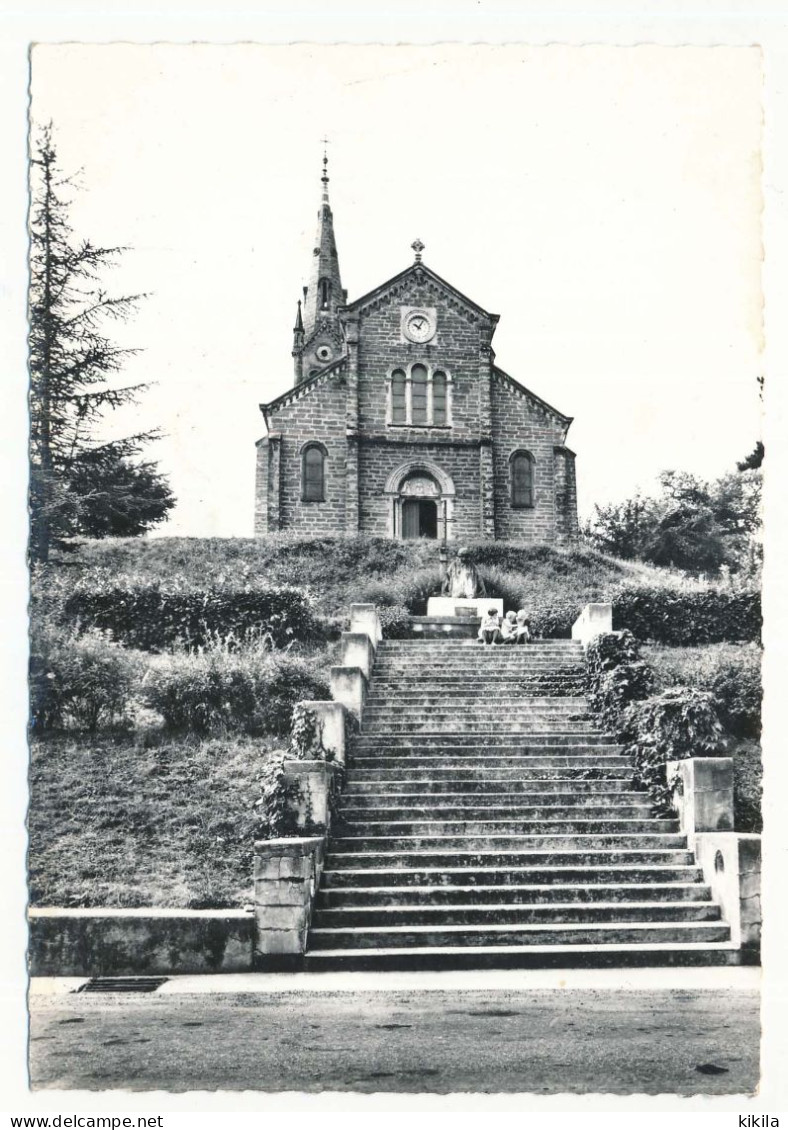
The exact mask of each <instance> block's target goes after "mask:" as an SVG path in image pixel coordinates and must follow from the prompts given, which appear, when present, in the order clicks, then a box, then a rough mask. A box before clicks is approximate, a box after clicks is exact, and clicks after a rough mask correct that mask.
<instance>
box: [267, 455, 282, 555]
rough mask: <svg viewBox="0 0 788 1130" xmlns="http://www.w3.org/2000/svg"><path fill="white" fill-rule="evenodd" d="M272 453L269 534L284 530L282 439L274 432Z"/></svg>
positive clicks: (269, 487) (269, 480)
mask: <svg viewBox="0 0 788 1130" xmlns="http://www.w3.org/2000/svg"><path fill="white" fill-rule="evenodd" d="M268 444H269V448H270V451H271V459H270V463H269V477H268V531H267V532H268V533H269V534H273V533H276V531H277V530H281V529H282V437H281V435H279V434H278V433H274V432H272V433H271V434H270V435H269V437H268Z"/></svg>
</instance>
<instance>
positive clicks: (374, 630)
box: [350, 604, 383, 648]
mask: <svg viewBox="0 0 788 1130" xmlns="http://www.w3.org/2000/svg"><path fill="white" fill-rule="evenodd" d="M350 630H351V632H365V633H366V634H367V635H368V636H369V638H370V639H371V640H372V646H373V647H374V648H377V646H378V644H379V643H380V641H381V640H382V639H383V629H382V628H381V626H380V617H379V616H378V610H377V608H376V607H375V605H374V604H351V606H350Z"/></svg>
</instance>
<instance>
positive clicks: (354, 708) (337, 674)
mask: <svg viewBox="0 0 788 1130" xmlns="http://www.w3.org/2000/svg"><path fill="white" fill-rule="evenodd" d="M331 696H332V698H333V699H334V701H335V702H341V703H342V705H343V706H346V707H347V709H348V710H349V711H350V713H351V714H353V715H354V717H355V718H357V719H358V720H359V721H360V720H361V712H362V710H363V709H364V702H365V700H366V697H367V680H366V678H365V677H364V672H363V671H362V670H361V668H359V667H332V668H331Z"/></svg>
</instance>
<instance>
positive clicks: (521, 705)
mask: <svg viewBox="0 0 788 1130" xmlns="http://www.w3.org/2000/svg"><path fill="white" fill-rule="evenodd" d="M559 701H560V700H559ZM563 703H564V705H563V706H554V705H550V706H543V705H540V704H539V701H538V700H536V699H529V698H525V697H523V698H515V699H501V698H495V699H494V700H493V701H492V703H491V702H489V701H480V702H479V703H478V704H475V703H469V702H468V701H467V700H465V699H458V700H457V701H456V702H454V703H447V702H445V701H443V702H440V703H437V702H436V703H432V702H419V703H413V702H411V703H408V702H385V703H382V702H379V703H376V702H366V703H365V704H364V712H363V718H364V721H365V722H368V721H370V720H372V719H374V720H376V721H378V722H381V723H382V722H384V721H385V720H386V719H390V720H391V721H392V722H395V721H397V720H398V719H401V718H402V717H403V715H404V716H405V717H406V718H412V719H413V720H419V721H422V720H428V719H430V718H434V719H435V720H436V721H438V720H441V721H445V720H452V719H454V720H455V721H457V720H459V721H461V722H462V724H463V725H467V724H468V723H469V722H481V723H483V724H484V725H486V726H487V728H488V730H492V729H498V728H500V727H501V726H502V725H505V724H507V723H508V722H509V721H510V720H511V719H513V718H520V719H522V720H523V721H529V720H533V721H535V722H536V721H544V722H548V723H550V722H564V721H570V722H585V723H586V724H588V726H589V729H594V728H595V727H593V725H592V724H591V722H592V719H591V716H590V715H589V713H588V707H587V706H586V705H585V704H584V703H578V702H576V701H575V700H574V699H571V698H565V699H563ZM382 728H383V729H386V728H387V727H386V726H382Z"/></svg>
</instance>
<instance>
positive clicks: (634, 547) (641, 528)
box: [587, 470, 761, 573]
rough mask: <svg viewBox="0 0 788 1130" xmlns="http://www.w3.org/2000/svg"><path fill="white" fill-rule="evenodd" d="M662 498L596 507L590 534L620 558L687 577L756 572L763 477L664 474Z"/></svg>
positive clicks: (753, 472) (752, 474)
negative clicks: (722, 570)
mask: <svg viewBox="0 0 788 1130" xmlns="http://www.w3.org/2000/svg"><path fill="white" fill-rule="evenodd" d="M660 487H661V491H660V494H659V495H658V496H657V497H656V498H644V497H643V496H642V495H640V494H637V495H635V496H634V498H630V499H627V500H626V501H625V502H620V503H616V504H613V505H610V506H605V507H600V506H597V507H596V515H595V517H594V519H593V520H592V521H591V522H590V523H589V526H588V529H587V533H588V536H589V537H590V538H591V540H592V541H593V542H594V543H595V544H596V545H597V546H598V547H599V548H600V549H603V550H605V551H606V552H608V553H612V554H614V555H616V556H618V557H624V558H633V557H634V558H639V559H640V560H642V561H649V562H651V563H652V564H653V565H662V566H672V567H675V568H677V569H684V570H686V571H687V572H691V573H698V572H706V573H709V572H710V573H715V572H717V571H718V570H719V569H720V567H721V566H723V565H725V566H727V567H728V568H729V569H730V570H731V571H732V572H739V571H742V570H744V571H749V572H752V568H751V564H752V561H753V560H754V559H757V557H758V556H759V544H758V533H759V530H760V524H761V511H760V500H761V472H760V470H744V471H739V472H731V473H730V474H727V475H723V476H721V477H720V478H719V479H716V480H714V481H712V482H706V481H705V480H703V479H699V478H698V477H697V476H696V475H692V474H689V473H687V472H684V471H664V472H663V473H662V474H661V475H660Z"/></svg>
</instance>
